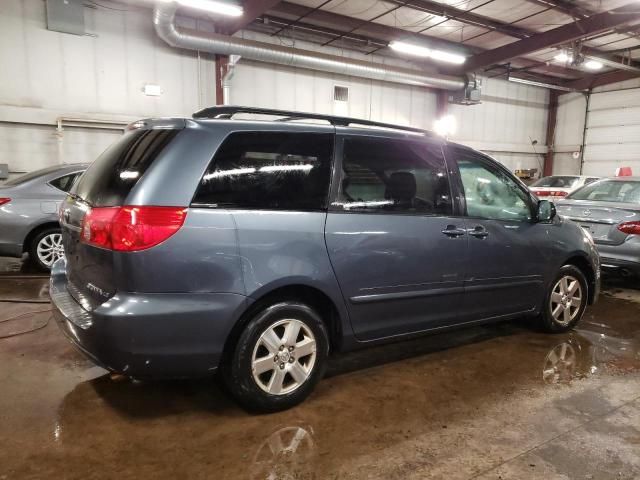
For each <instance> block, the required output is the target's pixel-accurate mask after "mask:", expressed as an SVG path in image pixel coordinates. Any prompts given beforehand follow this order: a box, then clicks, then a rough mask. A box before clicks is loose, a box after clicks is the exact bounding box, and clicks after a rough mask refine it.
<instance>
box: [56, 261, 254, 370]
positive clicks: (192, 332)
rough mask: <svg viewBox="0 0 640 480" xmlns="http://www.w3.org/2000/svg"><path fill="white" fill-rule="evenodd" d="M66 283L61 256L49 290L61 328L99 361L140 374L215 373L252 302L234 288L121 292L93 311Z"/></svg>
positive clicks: (111, 366)
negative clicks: (215, 291) (212, 291)
mask: <svg viewBox="0 0 640 480" xmlns="http://www.w3.org/2000/svg"><path fill="white" fill-rule="evenodd" d="M67 283H68V280H67V275H66V262H65V260H64V259H61V260H60V261H58V262H56V263H55V264H54V266H53V268H52V271H51V280H50V294H51V301H52V305H53V315H54V318H55V319H56V322H57V323H58V326H59V327H60V329H61V330H62V332H63V333H64V334H65V336H66V337H67V338H68V339H69V340H70V341H71V343H73V344H74V345H75V346H76V347H77V348H78V349H79V350H80V351H82V352H83V353H84V354H85V355H87V356H88V357H89V358H90V359H91V360H93V361H94V362H95V363H96V364H98V365H100V366H102V367H104V368H106V369H107V370H110V371H112V372H118V373H123V374H126V375H130V376H132V377H137V378H183V377H200V376H206V375H209V374H212V373H214V372H215V371H216V369H217V367H218V364H219V362H220V359H221V356H222V352H223V349H224V345H225V341H226V339H227V337H228V336H229V333H230V332H231V329H232V327H233V325H234V324H235V322H236V321H237V320H238V319H239V317H240V315H241V314H242V312H243V311H244V310H245V309H246V307H247V306H248V305H249V303H250V299H249V298H248V297H245V296H243V295H238V294H232V293H167V294H159V293H130V292H117V293H116V294H115V295H114V296H113V297H111V298H110V299H109V300H107V301H105V302H104V303H102V304H101V305H100V306H98V307H97V308H95V309H94V310H91V311H89V310H86V309H84V308H83V307H82V306H81V305H80V304H79V303H78V302H77V301H76V300H75V299H74V298H73V297H72V296H71V295H70V294H69V292H68V291H67Z"/></svg>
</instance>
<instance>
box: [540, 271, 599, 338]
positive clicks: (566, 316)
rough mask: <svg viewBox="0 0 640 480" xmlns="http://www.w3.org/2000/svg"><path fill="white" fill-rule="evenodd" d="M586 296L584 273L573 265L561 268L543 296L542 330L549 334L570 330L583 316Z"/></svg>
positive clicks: (587, 296)
mask: <svg viewBox="0 0 640 480" xmlns="http://www.w3.org/2000/svg"><path fill="white" fill-rule="evenodd" d="M588 294H589V291H588V284H587V279H586V277H585V276H584V273H582V271H581V270H580V269H579V268H578V267H575V266H574V265H565V266H563V267H562V268H561V269H560V271H559V272H558V274H557V275H556V277H555V278H554V279H553V281H552V282H551V286H550V288H549V291H548V292H547V295H546V296H545V302H544V305H543V308H542V314H541V323H542V327H543V329H544V330H545V331H547V332H550V333H562V332H566V331H568V330H571V329H572V328H573V327H574V326H575V325H576V324H577V323H578V322H579V321H580V319H581V318H582V315H583V314H584V311H585V308H586V307H587V302H588V298H589V295H588Z"/></svg>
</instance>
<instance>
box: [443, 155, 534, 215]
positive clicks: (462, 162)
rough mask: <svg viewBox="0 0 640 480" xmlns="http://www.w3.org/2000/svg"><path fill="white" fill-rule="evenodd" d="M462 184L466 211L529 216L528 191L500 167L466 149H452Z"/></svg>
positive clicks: (468, 213)
mask: <svg viewBox="0 0 640 480" xmlns="http://www.w3.org/2000/svg"><path fill="white" fill-rule="evenodd" d="M454 156H455V158H456V160H457V162H458V167H459V169H460V176H461V179H462V185H463V188H464V196H465V200H466V205H467V215H468V216H470V217H475V218H486V219H493V220H516V221H529V220H531V208H530V203H529V202H530V200H529V196H528V194H527V193H526V192H525V191H524V190H523V188H521V187H520V185H518V183H517V182H516V181H515V180H514V179H513V178H511V177H510V176H509V175H507V174H506V173H505V172H504V171H502V170H501V169H499V168H496V167H494V166H492V165H491V164H490V163H488V162H486V161H484V159H483V158H482V157H481V156H479V155H477V154H475V153H473V152H469V151H466V150H454Z"/></svg>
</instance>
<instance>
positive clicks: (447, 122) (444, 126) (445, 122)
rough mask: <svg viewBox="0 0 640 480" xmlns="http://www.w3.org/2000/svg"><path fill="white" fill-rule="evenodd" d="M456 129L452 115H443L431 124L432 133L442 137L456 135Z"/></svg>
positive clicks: (454, 118)
mask: <svg viewBox="0 0 640 480" xmlns="http://www.w3.org/2000/svg"><path fill="white" fill-rule="evenodd" d="M457 128H458V125H457V122H456V117H454V116H453V115H445V116H444V117H442V118H441V119H439V120H436V121H435V122H434V124H433V131H434V132H436V133H437V134H438V135H440V136H442V137H448V136H450V135H453V134H454V133H456V129H457Z"/></svg>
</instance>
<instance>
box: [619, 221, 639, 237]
mask: <svg viewBox="0 0 640 480" xmlns="http://www.w3.org/2000/svg"><path fill="white" fill-rule="evenodd" d="M618 230H620V231H621V232H622V233H626V234H627V235H640V222H624V223H621V224H620V225H618Z"/></svg>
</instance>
